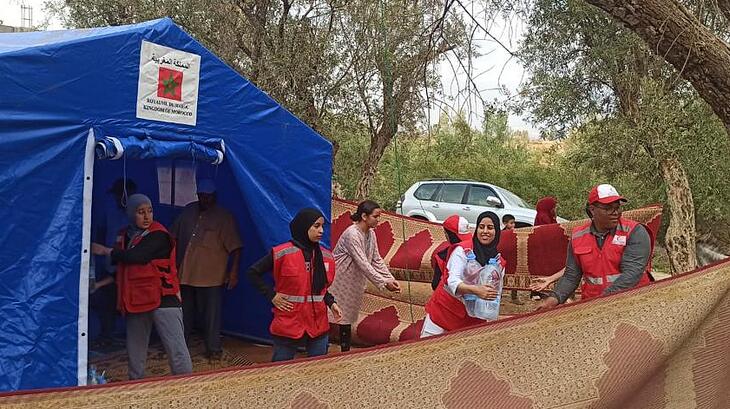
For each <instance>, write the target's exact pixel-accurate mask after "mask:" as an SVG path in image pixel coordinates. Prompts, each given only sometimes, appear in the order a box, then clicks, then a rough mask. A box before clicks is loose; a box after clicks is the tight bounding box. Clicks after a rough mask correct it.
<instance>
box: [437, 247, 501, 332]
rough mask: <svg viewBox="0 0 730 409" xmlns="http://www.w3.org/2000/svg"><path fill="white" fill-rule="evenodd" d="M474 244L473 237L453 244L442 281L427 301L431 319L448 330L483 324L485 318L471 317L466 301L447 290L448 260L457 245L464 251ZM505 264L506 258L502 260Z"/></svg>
mask: <svg viewBox="0 0 730 409" xmlns="http://www.w3.org/2000/svg"><path fill="white" fill-rule="evenodd" d="M473 246H474V244H473V242H472V240H471V239H469V240H465V241H462V242H461V243H459V244H456V245H454V246H452V247H451V248H450V249H449V255H448V257H447V258H446V259H447V262H446V263H445V264H444V268H443V270H442V271H443V274H442V275H441V281H440V282H439V285H438V287H437V288H436V290H435V291H434V292H433V294H431V298H429V300H428V302H427V303H426V312H427V313H428V315H429V316H430V317H431V321H433V322H434V324H436V325H438V326H439V327H441V328H443V329H445V330H446V331H453V330H456V329H459V328H465V327H468V326H471V325H476V324H481V323H483V322H484V320H480V319H479V318H474V317H470V316H469V314H467V313H466V307H464V303H463V302H462V301H461V300H460V299H459V298H456V297H454V296H453V295H451V294H450V293H449V292H448V291H446V288H445V286H446V283H447V282H448V280H449V271H448V269H447V268H446V265H448V260H449V259H450V258H451V254H452V253H453V251H454V249H455V248H456V247H462V248H463V249H464V251H466V250H471V249H472V248H473ZM501 263H502V265H504V260H501Z"/></svg>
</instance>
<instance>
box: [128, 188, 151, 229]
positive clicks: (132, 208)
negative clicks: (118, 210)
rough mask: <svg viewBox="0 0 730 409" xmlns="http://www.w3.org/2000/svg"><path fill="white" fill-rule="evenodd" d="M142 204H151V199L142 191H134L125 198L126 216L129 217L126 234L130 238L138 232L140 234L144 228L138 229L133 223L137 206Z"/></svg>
mask: <svg viewBox="0 0 730 409" xmlns="http://www.w3.org/2000/svg"><path fill="white" fill-rule="evenodd" d="M143 204H148V205H150V206H152V201H151V200H150V198H149V197H147V196H145V195H143V194H142V193H135V194H133V195H132V196H129V197H128V198H127V209H126V212H127V218H128V219H129V228H128V229H127V236H128V237H129V238H130V239H132V238H133V237H135V236H137V235H138V234H141V233H142V232H143V231H144V229H140V228H139V227H137V225H136V224H135V223H134V216H135V214H136V213H137V208H139V207H140V206H142V205H143Z"/></svg>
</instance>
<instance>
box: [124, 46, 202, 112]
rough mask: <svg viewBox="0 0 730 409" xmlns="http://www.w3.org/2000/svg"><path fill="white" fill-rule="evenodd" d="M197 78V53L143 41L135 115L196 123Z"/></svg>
mask: <svg viewBox="0 0 730 409" xmlns="http://www.w3.org/2000/svg"><path fill="white" fill-rule="evenodd" d="M199 79H200V56H199V55H197V54H192V53H187V52H185V51H180V50H176V49H174V48H170V47H165V46H162V45H159V44H155V43H151V42H149V41H142V47H141V50H140V53H139V84H138V88H137V118H141V119H151V120H153V121H163V122H173V123H177V124H184V125H192V126H195V123H196V121H197V113H198V82H199Z"/></svg>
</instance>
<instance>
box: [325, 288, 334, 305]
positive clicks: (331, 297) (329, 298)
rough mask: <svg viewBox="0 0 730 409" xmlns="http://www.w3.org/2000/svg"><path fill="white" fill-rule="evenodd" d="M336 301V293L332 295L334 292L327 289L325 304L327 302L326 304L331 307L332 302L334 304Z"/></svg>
mask: <svg viewBox="0 0 730 409" xmlns="http://www.w3.org/2000/svg"><path fill="white" fill-rule="evenodd" d="M335 302H336V301H335V296H334V295H332V293H330V292H329V291H327V292H326V293H324V303H325V304H326V305H327V306H328V307H331V306H332V304H334V303H335Z"/></svg>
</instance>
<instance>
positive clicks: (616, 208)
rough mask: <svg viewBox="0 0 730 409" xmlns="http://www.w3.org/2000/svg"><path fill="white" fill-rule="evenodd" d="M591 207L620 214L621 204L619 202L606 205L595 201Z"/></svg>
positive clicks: (607, 212)
mask: <svg viewBox="0 0 730 409" xmlns="http://www.w3.org/2000/svg"><path fill="white" fill-rule="evenodd" d="M593 207H595V208H596V209H601V210H602V211H604V212H605V213H606V214H620V213H621V204H620V203H619V204H615V205H613V206H606V205H602V204H598V203H596V204H594V205H593Z"/></svg>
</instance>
